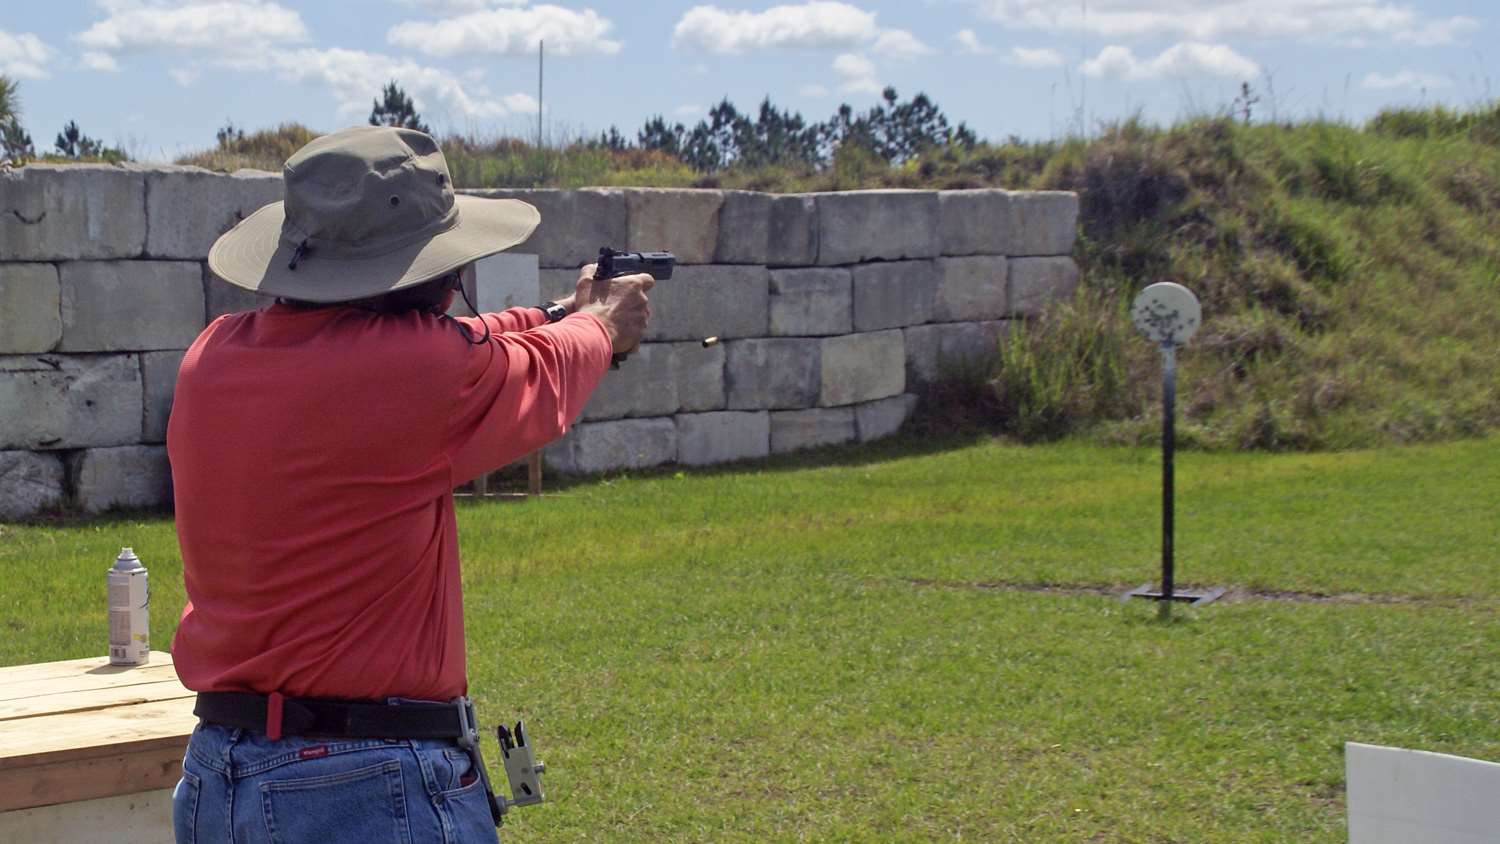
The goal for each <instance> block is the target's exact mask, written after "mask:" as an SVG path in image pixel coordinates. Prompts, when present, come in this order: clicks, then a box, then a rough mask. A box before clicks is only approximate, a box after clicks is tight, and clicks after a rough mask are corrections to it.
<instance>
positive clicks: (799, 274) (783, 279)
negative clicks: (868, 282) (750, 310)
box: [770, 267, 854, 337]
mask: <svg viewBox="0 0 1500 844" xmlns="http://www.w3.org/2000/svg"><path fill="white" fill-rule="evenodd" d="M770 308H771V334H772V335H774V336H777V337H824V336H828V335H831V334H848V333H849V332H850V331H852V330H853V328H854V294H853V288H852V287H851V283H850V273H849V271H848V270H846V269H843V268H834V267H813V268H808V269H789V270H771V301H770Z"/></svg>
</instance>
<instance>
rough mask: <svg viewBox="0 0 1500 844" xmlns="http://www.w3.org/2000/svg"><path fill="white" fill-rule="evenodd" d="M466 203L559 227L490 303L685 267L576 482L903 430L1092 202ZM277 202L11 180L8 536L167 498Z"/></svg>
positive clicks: (0, 303)
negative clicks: (599, 262) (229, 237)
mask: <svg viewBox="0 0 1500 844" xmlns="http://www.w3.org/2000/svg"><path fill="white" fill-rule="evenodd" d="M470 192H471V193H474V194H478V195H482V196H493V197H512V198H518V199H522V200H525V201H527V202H530V203H532V204H533V205H535V206H536V207H537V208H538V209H539V210H540V211H541V213H542V220H543V222H542V224H541V226H540V227H539V228H538V229H537V231H536V232H535V233H534V234H533V235H532V237H531V239H530V240H528V241H527V242H526V243H524V244H521V245H520V246H519V247H516V248H515V249H513V250H511V251H510V252H508V253H504V254H502V255H499V256H495V257H494V258H491V259H487V260H486V261H484V262H482V263H481V264H480V266H479V272H478V273H477V281H476V285H475V289H473V290H471V291H470V293H471V297H470V298H471V299H473V300H474V301H475V303H476V305H477V306H478V307H479V308H480V309H482V310H499V309H503V308H505V307H513V306H526V305H530V304H534V303H537V302H541V301H543V300H545V299H549V298H555V297H558V296H562V295H565V294H566V293H567V292H569V291H571V289H572V288H573V286H574V284H575V282H576V280H577V277H578V270H577V267H578V266H579V264H580V263H582V262H584V261H587V260H588V259H589V258H590V257H591V256H592V255H594V254H595V253H596V252H597V250H598V248H599V247H600V246H605V245H608V246H613V247H616V248H627V247H628V248H632V249H667V250H671V251H673V252H675V253H676V254H677V256H678V258H679V261H680V264H679V266H678V268H677V271H676V273H675V274H674V276H673V278H672V279H670V280H668V281H663V282H661V283H660V284H658V285H657V287H656V289H655V290H654V291H653V293H652V312H653V316H652V322H651V326H650V328H649V330H648V333H647V336H646V338H645V342H644V344H643V345H642V346H641V348H640V350H639V351H638V352H636V353H635V354H634V355H632V356H631V358H630V359H629V360H627V361H626V362H625V363H624V364H623V365H622V366H621V367H620V369H619V370H616V371H613V372H611V373H610V374H609V375H607V376H606V378H605V381H604V383H603V385H602V386H601V387H600V389H599V390H598V392H597V393H596V394H595V395H594V397H593V398H592V399H591V400H590V402H589V404H588V406H587V407H586V408H585V409H584V411H583V414H582V417H581V418H580V420H579V421H578V422H577V423H576V424H575V425H574V426H573V428H572V430H571V431H570V433H569V434H568V435H567V436H566V437H564V438H563V439H562V440H560V441H559V442H557V443H555V444H553V445H552V446H550V447H549V448H548V449H547V450H546V452H545V454H546V456H547V459H548V461H549V463H550V464H551V465H552V467H553V468H554V469H558V470H563V471H569V472H598V471H611V470H624V469H633V468H644V467H649V466H657V465H662V464H667V463H681V464H685V465H706V464H713V463H721V462H725V461H732V460H741V459H747V458H755V457H763V456H766V455H768V454H775V453H781V452H787V451H792V450H796V449H800V448H807V447H812V446H819V445H826V444H833V443H844V442H864V441H869V440H872V439H877V438H879V437H883V436H888V435H889V434H891V433H893V432H894V431H896V430H897V429H898V428H899V427H900V425H901V424H902V422H903V421H904V420H905V419H906V417H907V416H908V415H909V414H910V413H911V411H912V408H913V407H914V406H915V403H916V401H917V394H918V393H920V391H921V387H922V385H923V384H924V383H926V382H928V381H930V380H932V379H933V378H936V377H939V375H940V374H941V373H942V372H943V371H944V367H945V366H947V365H949V362H962V361H963V360H964V359H968V358H974V357H976V356H979V355H982V354H984V353H986V352H987V351H988V350H989V349H990V348H992V347H993V343H994V341H995V339H996V338H997V337H999V336H1001V335H1002V334H1003V332H1004V330H1005V327H1006V325H1007V324H1008V321H1009V320H1012V319H1016V318H1024V317H1026V316H1029V315H1033V314H1035V313H1037V312H1039V310H1040V309H1041V308H1042V307H1044V306H1045V304H1046V302H1048V301H1050V300H1052V299H1055V298H1057V297H1059V296H1066V295H1068V294H1069V293H1070V292H1071V290H1072V288H1073V287H1074V286H1075V285H1076V283H1077V268H1076V266H1075V265H1074V264H1073V261H1072V259H1071V258H1070V257H1069V255H1068V253H1069V252H1070V251H1071V249H1072V243H1073V232H1074V229H1075V226H1076V217H1077V199H1076V197H1075V196H1073V195H1072V194H1062V193H1030V194H1018V193H1007V192H1004V191H992V190H981V191H867V192H852V193H835V194H816V195H814V194H805V195H769V194H760V193H751V192H744V191H707V190H664V189H619V188H599V189H581V190H479V191H470ZM280 197H281V180H280V176H279V175H278V174H273V173H261V172H255V171H241V172H239V173H235V174H232V175H225V174H216V173H211V172H208V171H205V170H200V169H197V168H190V167H136V166H123V167H111V166H48V165H33V166H28V167H24V168H20V169H17V170H13V171H7V172H5V173H3V174H0V520H13V519H21V518H27V517H30V516H32V515H34V514H36V513H38V512H41V511H45V510H48V509H52V508H56V507H75V508H79V509H82V510H85V511H88V512H100V511H103V510H107V509H111V508H116V507H151V506H160V505H162V504H165V503H168V502H169V501H170V495H171V491H170V485H171V473H170V469H169V467H168V465H167V456H166V449H165V446H164V443H165V439H166V429H167V419H168V417H169V414H170V410H171V401H172V393H173V388H174V385H175V383H176V374H177V368H178V366H179V365H180V364H181V361H182V358H183V353H184V351H185V350H186V349H187V347H188V346H189V345H190V344H191V342H192V340H193V338H194V337H195V336H197V334H198V332H200V331H201V330H202V329H203V327H204V326H205V325H207V324H208V322H209V321H211V320H213V319H214V318H216V317H218V316H220V315H222V314H226V313H232V312H235V311H240V310H245V309H249V308H255V307H259V306H262V305H264V304H266V303H267V301H268V300H266V299H264V298H262V297H258V296H256V295H254V294H251V293H248V292H246V291H242V290H239V289H238V288H234V287H232V286H230V285H227V284H225V283H223V282H222V281H219V280H217V279H215V278H214V277H213V276H212V275H211V274H210V273H209V272H208V270H207V266H206V259H207V254H208V249H209V247H210V246H211V245H212V243H213V241H214V239H215V238H217V237H218V236H219V234H221V233H222V232H224V231H226V230H228V229H229V228H230V227H231V226H233V225H234V224H235V223H236V222H238V221H239V220H241V219H243V218H244V217H246V216H248V215H249V214H251V213H253V212H254V211H255V210H256V209H258V208H260V207H261V206H263V205H264V204H266V203H268V202H271V201H274V200H277V199H280ZM459 307H460V308H462V305H460V306H459ZM708 336H716V337H719V338H721V342H720V344H719V345H717V346H713V347H704V346H703V344H702V342H701V341H702V339H703V338H704V337H708Z"/></svg>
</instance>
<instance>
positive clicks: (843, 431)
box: [771, 407, 855, 454]
mask: <svg viewBox="0 0 1500 844" xmlns="http://www.w3.org/2000/svg"><path fill="white" fill-rule="evenodd" d="M854 433H855V428H854V408H852V407H832V408H823V409H820V408H812V409H809V410H779V411H776V412H774V413H772V414H771V453H772V454H784V453H786V452H788V451H797V450H799V449H804V448H813V447H815V446H820V445H836V444H838V443H847V442H852V441H853V440H854Z"/></svg>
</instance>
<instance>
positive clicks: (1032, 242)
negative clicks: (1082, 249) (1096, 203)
mask: <svg viewBox="0 0 1500 844" xmlns="http://www.w3.org/2000/svg"><path fill="white" fill-rule="evenodd" d="M1010 202H1011V204H1010V209H1011V222H1010V251H1009V252H1006V253H1005V254H1007V255H1069V254H1072V252H1073V242H1074V241H1075V240H1076V239H1077V238H1078V194H1076V193H1068V192H1066V191H1028V192H1023V193H1013V194H1011V198H1010Z"/></svg>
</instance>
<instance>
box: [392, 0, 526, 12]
mask: <svg viewBox="0 0 1500 844" xmlns="http://www.w3.org/2000/svg"><path fill="white" fill-rule="evenodd" d="M526 2H527V0H400V3H401V5H403V6H419V7H421V8H423V9H427V10H429V11H433V12H437V13H438V14H444V15H448V14H459V13H462V12H477V11H479V10H480V9H486V8H489V7H490V6H524V5H526Z"/></svg>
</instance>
